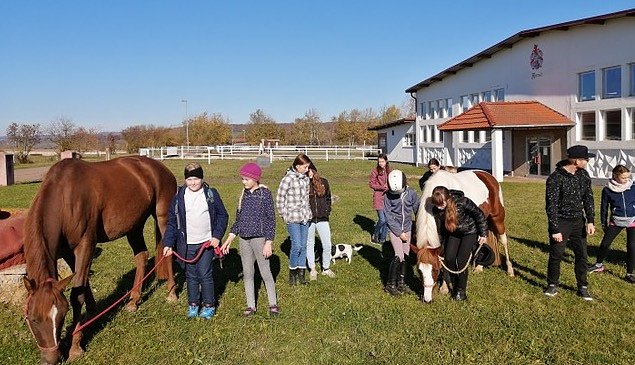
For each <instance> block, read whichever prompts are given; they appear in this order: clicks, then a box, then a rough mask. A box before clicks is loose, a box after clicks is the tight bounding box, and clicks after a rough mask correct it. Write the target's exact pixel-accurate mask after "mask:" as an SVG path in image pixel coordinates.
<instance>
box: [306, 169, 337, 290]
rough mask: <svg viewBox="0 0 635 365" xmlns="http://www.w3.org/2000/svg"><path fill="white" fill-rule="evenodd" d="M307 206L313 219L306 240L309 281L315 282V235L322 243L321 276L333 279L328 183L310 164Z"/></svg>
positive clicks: (329, 191)
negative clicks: (309, 207)
mask: <svg viewBox="0 0 635 365" xmlns="http://www.w3.org/2000/svg"><path fill="white" fill-rule="evenodd" d="M308 174H309V178H310V179H311V183H310V184H309V205H310V206H311V214H312V216H313V218H311V220H310V221H309V235H308V239H307V248H306V259H307V263H308V267H309V269H310V274H309V276H310V278H311V280H317V270H315V233H316V231H317V234H318V235H319V236H320V241H321V242H322V275H326V276H328V277H330V278H334V277H335V273H334V272H333V270H331V268H330V266H331V226H330V224H329V216H330V215H331V188H330V187H329V181H328V180H326V179H325V178H323V177H321V176H320V175H318V172H317V167H315V165H314V164H313V162H311V164H310V165H309V171H308Z"/></svg>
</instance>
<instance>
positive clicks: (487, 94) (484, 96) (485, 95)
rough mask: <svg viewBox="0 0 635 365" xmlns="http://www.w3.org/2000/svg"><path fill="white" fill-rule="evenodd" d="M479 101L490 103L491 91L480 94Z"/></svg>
mask: <svg viewBox="0 0 635 365" xmlns="http://www.w3.org/2000/svg"><path fill="white" fill-rule="evenodd" d="M481 100H483V101H492V92H491V91H489V90H488V91H483V93H481Z"/></svg>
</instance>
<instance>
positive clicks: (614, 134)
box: [604, 110, 622, 141]
mask: <svg viewBox="0 0 635 365" xmlns="http://www.w3.org/2000/svg"><path fill="white" fill-rule="evenodd" d="M604 123H605V126H606V138H605V139H607V140H611V141H620V140H621V139H622V111H621V110H608V111H606V112H604Z"/></svg>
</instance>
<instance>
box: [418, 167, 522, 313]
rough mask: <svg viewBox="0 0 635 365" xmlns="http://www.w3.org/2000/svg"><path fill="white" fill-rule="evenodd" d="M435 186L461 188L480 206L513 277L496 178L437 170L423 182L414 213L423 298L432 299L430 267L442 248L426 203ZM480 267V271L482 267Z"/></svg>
mask: <svg viewBox="0 0 635 365" xmlns="http://www.w3.org/2000/svg"><path fill="white" fill-rule="evenodd" d="M437 186H445V187H446V188H448V189H450V190H452V189H454V190H461V191H463V193H464V194H465V196H466V197H468V198H470V199H471V200H472V201H473V202H474V203H475V204H476V205H478V206H479V207H480V208H481V210H482V211H483V213H485V216H486V217H487V223H488V228H489V230H490V231H491V232H492V233H493V234H494V236H495V237H496V239H497V241H498V242H499V243H500V244H501V245H502V246H503V249H504V251H505V259H506V265H507V274H508V275H509V276H514V269H513V267H512V263H511V260H510V258H509V249H508V247H507V233H506V231H505V206H504V205H503V192H502V190H501V187H500V184H499V183H498V181H496V179H495V178H494V177H493V176H492V175H491V174H489V173H487V172H485V171H480V170H465V171H461V172H458V173H452V172H448V171H444V170H439V171H437V172H436V173H434V174H433V175H432V176H431V177H430V178H429V179H428V180H427V181H426V184H425V187H424V189H423V193H422V195H421V204H420V205H419V211H418V213H417V248H419V253H418V255H417V258H418V260H417V268H418V270H419V271H421V277H422V281H423V285H424V295H423V300H424V301H425V302H430V301H431V300H432V286H430V285H431V284H430V282H432V283H434V282H436V276H434V277H433V270H434V267H435V265H436V264H437V263H436V261H438V255H439V250H436V249H438V248H440V247H441V242H440V239H439V234H438V232H437V225H436V222H435V220H434V216H433V215H432V208H433V206H432V204H431V203H430V202H429V198H430V196H432V190H433V189H434V188H435V187H437ZM423 248H428V249H435V250H425V251H428V252H427V253H425V254H424V253H422V252H421V251H424V250H422V249H423ZM480 269H481V270H482V268H480Z"/></svg>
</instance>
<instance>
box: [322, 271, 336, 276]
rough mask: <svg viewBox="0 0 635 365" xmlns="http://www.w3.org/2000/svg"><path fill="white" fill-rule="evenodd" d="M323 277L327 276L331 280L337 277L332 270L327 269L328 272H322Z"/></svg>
mask: <svg viewBox="0 0 635 365" xmlns="http://www.w3.org/2000/svg"><path fill="white" fill-rule="evenodd" d="M322 275H326V276H328V277H329V278H334V277H335V273H334V272H333V270H331V269H326V270H324V271H322Z"/></svg>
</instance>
